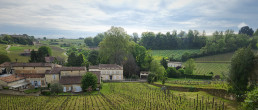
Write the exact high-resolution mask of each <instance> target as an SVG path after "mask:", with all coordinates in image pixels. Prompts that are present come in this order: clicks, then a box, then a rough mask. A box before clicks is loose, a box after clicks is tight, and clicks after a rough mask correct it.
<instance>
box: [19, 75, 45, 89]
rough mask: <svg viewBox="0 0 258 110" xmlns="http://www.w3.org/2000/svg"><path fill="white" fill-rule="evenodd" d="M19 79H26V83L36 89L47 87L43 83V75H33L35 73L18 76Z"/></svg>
mask: <svg viewBox="0 0 258 110" xmlns="http://www.w3.org/2000/svg"><path fill="white" fill-rule="evenodd" d="M18 76H19V77H24V78H26V81H28V82H30V84H31V86H33V87H35V88H37V87H47V84H46V81H45V74H35V73H29V74H24V73H23V74H18Z"/></svg>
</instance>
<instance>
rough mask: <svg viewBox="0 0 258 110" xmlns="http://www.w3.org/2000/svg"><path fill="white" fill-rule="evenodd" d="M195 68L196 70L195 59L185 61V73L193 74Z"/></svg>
mask: <svg viewBox="0 0 258 110" xmlns="http://www.w3.org/2000/svg"><path fill="white" fill-rule="evenodd" d="M194 70H195V62H194V59H192V58H191V59H189V60H187V61H186V62H185V73H186V74H193V71H194Z"/></svg>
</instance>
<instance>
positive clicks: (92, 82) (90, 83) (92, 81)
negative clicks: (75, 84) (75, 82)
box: [81, 72, 98, 91]
mask: <svg viewBox="0 0 258 110" xmlns="http://www.w3.org/2000/svg"><path fill="white" fill-rule="evenodd" d="M97 82H98V78H97V76H96V75H95V74H93V73H91V72H87V73H86V74H85V75H83V77H82V80H81V83H82V85H81V87H82V90H83V91H85V90H86V89H88V88H89V87H91V88H92V90H95V89H96V87H97Z"/></svg>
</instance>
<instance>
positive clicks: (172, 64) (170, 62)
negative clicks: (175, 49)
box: [168, 61, 183, 67]
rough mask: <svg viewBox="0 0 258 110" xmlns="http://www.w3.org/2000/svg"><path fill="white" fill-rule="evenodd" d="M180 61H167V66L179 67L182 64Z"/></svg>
mask: <svg viewBox="0 0 258 110" xmlns="http://www.w3.org/2000/svg"><path fill="white" fill-rule="evenodd" d="M182 64H183V63H182V62H174V61H169V62H168V67H178V66H179V67H181V66H182Z"/></svg>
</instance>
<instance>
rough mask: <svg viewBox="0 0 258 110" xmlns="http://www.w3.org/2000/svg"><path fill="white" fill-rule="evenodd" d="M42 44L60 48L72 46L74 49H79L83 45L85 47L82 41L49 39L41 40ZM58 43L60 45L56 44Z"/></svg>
mask: <svg viewBox="0 0 258 110" xmlns="http://www.w3.org/2000/svg"><path fill="white" fill-rule="evenodd" d="M40 43H42V44H45V45H55V46H60V45H61V44H64V43H66V44H71V45H73V46H74V47H79V46H81V45H85V43H84V40H82V39H47V40H40ZM54 43H58V44H54Z"/></svg>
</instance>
